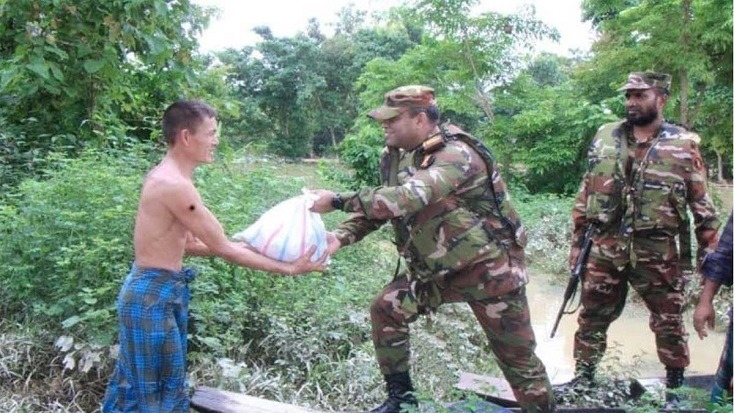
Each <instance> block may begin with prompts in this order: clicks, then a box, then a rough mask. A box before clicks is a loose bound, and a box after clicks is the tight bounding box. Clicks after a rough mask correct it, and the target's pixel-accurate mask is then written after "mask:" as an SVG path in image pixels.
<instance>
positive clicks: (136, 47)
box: [0, 0, 229, 185]
mask: <svg viewBox="0 0 734 413" xmlns="http://www.w3.org/2000/svg"><path fill="white" fill-rule="evenodd" d="M209 14H210V12H209V11H208V10H205V9H203V8H201V7H200V6H198V5H196V4H194V3H192V2H189V1H184V2H169V1H165V0H144V1H136V0H121V1H114V2H81V3H80V2H77V1H72V0H33V1H31V0H19V1H12V2H11V1H7V0H3V1H0V45H1V46H0V63H2V64H1V65H0V130H2V138H1V139H0V156H1V158H0V168H1V169H0V178H3V179H2V180H3V182H4V183H5V182H6V179H5V178H8V179H10V180H11V183H10V185H14V184H15V183H17V181H19V180H20V179H21V178H23V177H28V176H34V175H37V172H39V168H43V167H44V163H43V160H42V158H43V157H45V155H46V154H47V153H49V152H63V153H66V154H69V155H72V156H75V155H76V154H77V152H78V151H79V150H81V149H82V148H84V147H87V146H93V147H100V148H117V149H125V148H128V147H129V146H130V145H131V144H134V143H135V142H139V141H149V140H152V139H153V138H155V137H156V136H157V134H156V133H157V130H158V129H159V127H158V119H159V118H160V113H161V111H162V109H163V108H164V107H165V106H167V105H168V104H170V103H171V102H173V101H174V100H177V99H179V98H181V97H200V98H207V97H209V96H210V95H208V93H219V92H218V91H217V88H218V87H221V86H222V85H223V82H222V80H221V77H217V76H209V75H206V74H205V75H201V74H200V73H199V72H200V71H201V69H202V67H203V66H202V61H201V59H200V58H199V57H198V56H197V55H196V49H197V47H198V42H197V39H196V36H197V35H198V33H199V32H200V31H201V30H202V29H203V28H204V27H205V25H206V24H207V23H208V19H209ZM217 83H218V85H216V84H217ZM222 100H223V99H221V98H215V99H213V101H214V102H212V103H215V104H218V103H224V102H222ZM222 106H223V107H221V109H222V110H224V111H229V109H228V108H226V107H225V106H226V105H222ZM8 169H11V171H8Z"/></svg>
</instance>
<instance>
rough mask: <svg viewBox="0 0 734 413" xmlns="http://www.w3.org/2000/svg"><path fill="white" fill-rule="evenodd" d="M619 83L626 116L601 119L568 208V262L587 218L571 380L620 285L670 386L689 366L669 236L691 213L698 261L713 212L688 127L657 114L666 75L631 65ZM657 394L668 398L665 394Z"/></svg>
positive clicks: (680, 281)
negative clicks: (641, 312) (633, 299)
mask: <svg viewBox="0 0 734 413" xmlns="http://www.w3.org/2000/svg"><path fill="white" fill-rule="evenodd" d="M619 90H620V91H622V90H623V91H625V99H626V113H627V119H626V120H625V121H619V122H614V123H609V124H606V125H603V126H602V127H601V128H599V130H598V131H597V133H596V136H594V140H593V142H592V144H591V147H590V148H589V163H588V170H587V172H586V174H585V175H584V178H583V181H582V182H581V188H580V190H579V193H578V196H577V198H576V203H575V205H574V207H573V212H572V218H573V234H574V239H573V245H572V248H571V255H570V263H571V265H572V266H573V264H574V263H575V262H576V260H577V259H578V256H579V251H580V243H581V238H582V237H583V234H584V231H585V229H586V226H587V225H589V224H590V223H594V224H596V226H597V228H598V230H597V231H596V233H595V234H594V235H593V237H592V240H593V247H592V249H591V252H590V254H589V261H588V264H587V267H586V271H585V273H584V282H583V291H582V295H581V304H582V306H583V308H582V309H581V312H580V314H579V317H578V322H579V328H578V331H576V336H575V342H574V358H575V360H576V377H575V378H574V379H573V380H572V381H571V383H570V385H571V386H574V387H575V386H577V385H580V384H584V383H585V384H586V385H593V384H594V374H595V372H596V367H597V364H598V363H599V360H600V359H601V357H602V356H603V354H604V351H605V350H606V346H607V341H606V334H607V329H608V328H609V325H610V324H611V323H612V321H614V320H616V319H617V318H618V317H619V315H620V314H621V313H622V309H623V308H624V304H625V299H626V297H627V291H628V283H629V285H631V286H632V288H634V289H635V290H636V291H637V292H638V293H639V295H640V296H641V297H642V299H643V300H644V302H645V305H646V306H647V308H648V310H649V311H650V329H651V330H652V331H653V332H654V333H655V344H656V345H657V351H658V358H659V359H660V362H662V363H663V364H664V365H665V369H666V376H667V377H666V386H667V388H668V389H674V388H677V387H680V386H681V384H682V383H683V371H684V369H685V367H686V366H688V364H689V353H688V344H687V340H688V334H687V333H686V330H685V327H684V325H683V317H682V312H683V305H684V301H685V297H684V295H683V289H684V286H685V284H686V281H687V280H686V279H685V276H684V275H683V273H682V272H681V270H680V268H679V260H678V248H677V244H676V234H677V233H678V231H679V228H680V226H681V225H680V223H681V221H683V220H684V219H685V218H686V217H687V208H686V207H687V206H688V207H690V209H691V212H692V213H693V218H694V222H695V233H696V238H697V240H698V246H699V249H698V258H699V260H700V259H701V258H702V257H703V256H705V254H706V253H707V252H709V251H711V250H712V249H713V248H714V247H716V231H717V228H718V225H719V220H718V218H717V216H716V212H715V210H714V206H713V203H712V202H711V198H710V197H709V195H708V194H707V193H706V169H705V167H704V164H703V161H702V160H701V155H700V153H699V151H698V143H699V141H700V138H699V137H698V135H696V134H695V133H692V132H689V131H688V130H686V129H684V128H682V127H679V126H675V125H672V124H669V123H667V122H665V121H663V117H662V112H663V108H664V107H665V104H666V103H667V101H668V96H669V90H670V75H667V74H659V73H651V72H644V73H632V74H630V75H629V78H628V79H627V83H626V84H625V85H624V86H622V87H621V88H620V89H619ZM667 399H668V400H669V401H675V395H674V394H672V393H668V395H667Z"/></svg>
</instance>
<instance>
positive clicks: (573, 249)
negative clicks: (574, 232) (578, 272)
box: [568, 247, 581, 271]
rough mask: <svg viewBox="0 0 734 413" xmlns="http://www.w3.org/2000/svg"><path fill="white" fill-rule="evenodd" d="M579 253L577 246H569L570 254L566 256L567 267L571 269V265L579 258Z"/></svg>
mask: <svg viewBox="0 0 734 413" xmlns="http://www.w3.org/2000/svg"><path fill="white" fill-rule="evenodd" d="M579 255H581V248H578V247H571V254H570V255H569V256H568V269H569V270H571V271H573V267H574V266H575V265H576V262H577V261H578V260H579Z"/></svg>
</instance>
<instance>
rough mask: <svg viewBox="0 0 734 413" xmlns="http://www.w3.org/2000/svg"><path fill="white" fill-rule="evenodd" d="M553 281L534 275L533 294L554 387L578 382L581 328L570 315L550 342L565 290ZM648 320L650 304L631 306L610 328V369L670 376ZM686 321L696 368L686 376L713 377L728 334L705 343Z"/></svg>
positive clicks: (541, 352)
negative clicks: (576, 356) (576, 355)
mask: <svg viewBox="0 0 734 413" xmlns="http://www.w3.org/2000/svg"><path fill="white" fill-rule="evenodd" d="M549 278H550V276H548V275H545V274H538V273H535V274H531V282H530V284H529V285H528V290H527V293H528V301H529V302H530V312H531V317H532V321H533V329H534V330H535V338H536V340H537V341H538V347H537V350H536V351H537V353H538V356H539V357H540V358H541V359H542V360H543V363H545V366H546V368H547V370H548V375H549V376H550V379H551V382H553V383H561V382H564V381H567V380H569V379H571V377H573V367H574V363H573V335H574V333H575V332H576V328H577V326H578V324H577V322H576V317H577V315H578V312H576V313H575V314H572V315H565V316H564V317H563V318H562V319H561V323H560V324H559V325H558V330H557V331H556V335H555V337H554V338H553V339H551V338H550V331H551V328H552V327H553V322H554V321H555V317H556V314H557V313H558V309H559V308H560V305H561V302H562V298H563V288H564V287H565V286H560V285H549V283H548V279H549ZM631 295H632V293H631V292H630V296H631ZM691 311H692V310H691ZM648 314H649V313H648V312H647V309H646V308H645V306H644V304H642V303H633V302H631V301H630V299H628V300H627V305H626V306H625V309H624V312H623V313H622V315H621V316H620V317H619V318H618V319H617V320H616V321H615V322H614V323H612V325H611V327H610V328H609V333H608V334H607V338H608V349H607V352H606V354H605V358H604V360H603V361H602V363H610V364H611V363H614V364H616V365H614V366H611V365H610V368H611V369H613V370H615V371H624V372H630V374H634V375H635V376H637V377H661V376H665V367H663V365H662V364H661V363H660V361H659V360H658V357H657V351H656V349H655V335H654V334H653V333H652V331H650V327H649V326H648V316H649V315H648ZM684 318H685V321H686V329H687V331H688V334H689V338H688V346H689V348H690V351H691V365H690V366H689V367H688V368H687V369H686V374H687V375H689V374H713V373H714V372H715V371H716V367H717V366H718V364H719V356H720V354H721V349H722V348H723V346H724V342H725V338H726V335H725V333H724V332H718V331H715V332H709V336H708V337H707V338H706V339H705V340H701V339H699V338H698V335H697V334H696V332H695V330H694V329H693V324H692V322H691V319H692V314H691V312H690V311H689V312H687V313H686V314H685V315H684Z"/></svg>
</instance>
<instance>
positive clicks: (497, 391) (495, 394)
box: [456, 371, 520, 407]
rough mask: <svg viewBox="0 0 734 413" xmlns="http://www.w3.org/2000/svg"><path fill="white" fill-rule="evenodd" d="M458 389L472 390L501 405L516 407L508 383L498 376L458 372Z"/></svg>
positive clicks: (513, 395)
mask: <svg viewBox="0 0 734 413" xmlns="http://www.w3.org/2000/svg"><path fill="white" fill-rule="evenodd" d="M456 387H457V388H458V389H459V390H466V391H472V392H474V393H477V394H479V395H481V396H482V397H484V398H486V399H487V400H489V401H490V402H492V403H495V404H498V405H500V406H502V407H518V406H520V405H519V404H517V399H515V394H514V393H512V388H511V387H510V384H509V383H508V382H507V381H506V380H505V379H501V378H499V377H488V376H480V375H478V374H472V373H467V372H463V371H462V372H461V373H459V383H458V384H457V385H456Z"/></svg>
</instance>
